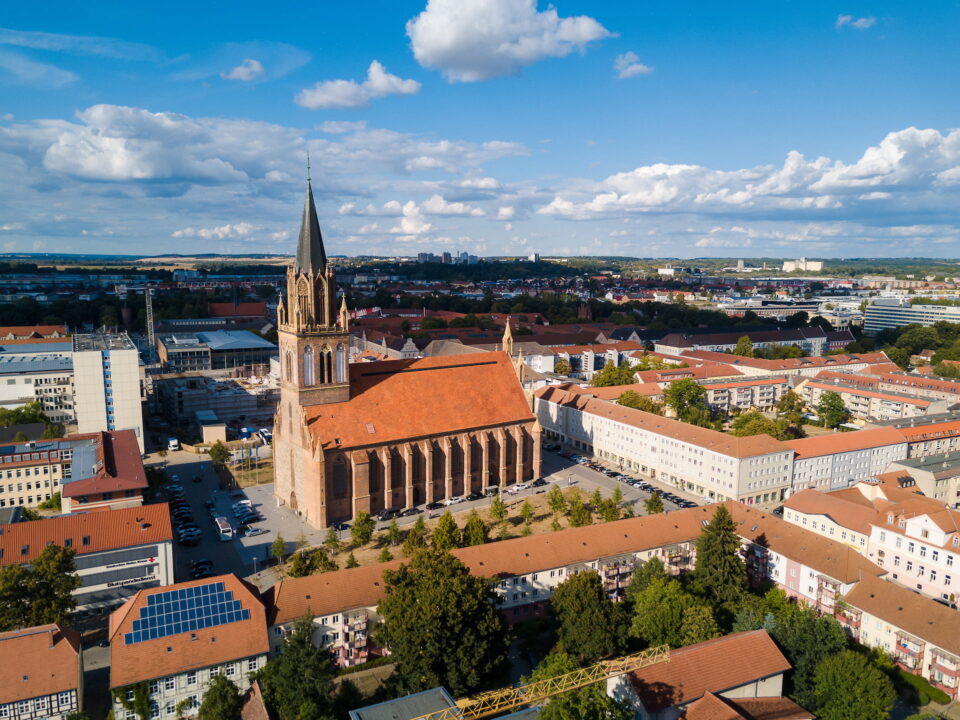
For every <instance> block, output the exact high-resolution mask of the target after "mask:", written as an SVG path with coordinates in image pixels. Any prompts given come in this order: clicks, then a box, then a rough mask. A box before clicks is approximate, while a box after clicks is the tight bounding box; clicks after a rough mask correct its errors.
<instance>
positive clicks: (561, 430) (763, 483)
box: [534, 387, 793, 504]
mask: <svg viewBox="0 0 960 720" xmlns="http://www.w3.org/2000/svg"><path fill="white" fill-rule="evenodd" d="M534 412H535V413H536V415H537V418H538V420H539V421H540V425H541V427H542V428H543V432H544V435H545V436H546V437H548V438H551V439H556V440H560V441H561V442H564V443H567V444H569V445H572V446H574V447H576V448H579V449H581V450H583V451H584V452H587V453H590V454H593V455H596V456H598V457H602V458H604V459H606V460H608V461H610V462H613V463H616V464H618V465H620V466H621V467H622V468H624V469H628V470H630V471H633V472H638V473H642V474H644V475H647V476H648V477H652V478H656V479H658V480H661V481H663V482H666V483H669V484H672V485H675V486H677V487H680V488H683V489H684V490H687V491H689V492H693V493H696V494H698V495H700V496H701V497H703V498H705V499H708V500H727V499H733V500H737V501H740V502H744V503H747V504H754V503H765V502H779V501H780V500H782V499H783V498H784V497H785V496H786V493H787V490H788V489H789V487H790V484H791V479H792V467H793V450H792V449H791V448H790V447H789V446H788V445H786V444H784V443H782V442H780V441H779V440H774V439H773V438H772V437H770V436H769V435H754V436H751V437H743V438H739V437H734V436H732V435H729V434H727V433H722V432H718V431H716V430H710V429H707V428H701V427H696V426H693V425H690V424H688V423H684V422H681V421H679V420H674V419H671V418H665V417H660V416H659V415H653V414H651V413H645V412H642V411H640V410H634V409H633V408H628V407H623V406H620V405H616V404H614V403H610V402H604V401H603V400H600V399H598V398H596V397H593V396H591V395H589V394H586V393H574V392H570V391H567V390H564V389H561V388H558V387H545V388H541V389H540V390H538V391H536V393H534Z"/></svg>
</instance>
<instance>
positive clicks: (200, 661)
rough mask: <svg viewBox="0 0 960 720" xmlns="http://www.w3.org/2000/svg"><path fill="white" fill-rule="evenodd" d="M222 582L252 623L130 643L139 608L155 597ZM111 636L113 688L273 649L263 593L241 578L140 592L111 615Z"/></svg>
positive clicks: (219, 577) (203, 629)
mask: <svg viewBox="0 0 960 720" xmlns="http://www.w3.org/2000/svg"><path fill="white" fill-rule="evenodd" d="M219 582H222V583H223V584H224V589H225V590H227V591H229V592H232V593H233V599H234V600H239V601H240V605H241V607H242V608H244V609H246V610H249V611H250V619H249V620H238V621H236V622H230V623H227V624H225V625H217V626H214V627H208V628H201V629H198V630H196V631H194V632H183V633H178V634H175V635H168V636H167V637H162V638H156V639H154V640H143V641H141V642H137V643H132V644H130V645H127V644H126V643H125V642H124V634H125V633H128V632H132V629H133V621H134V620H137V619H139V614H140V613H139V610H140V609H141V608H143V607H146V605H147V603H148V600H147V598H148V597H150V596H151V595H156V594H158V593H165V592H170V591H171V590H179V589H182V588H189V587H197V586H200V585H210V584H212V583H219ZM108 637H109V639H110V648H111V649H110V655H111V657H110V687H112V688H118V687H124V686H126V685H131V684H133V683H137V682H142V681H146V680H154V679H157V678H162V677H166V676H168V675H177V674H179V673H183V672H186V671H188V670H195V669H197V668H202V667H207V666H210V665H219V664H221V663H225V662H230V661H231V660H240V659H243V658H248V657H254V656H257V655H262V654H264V653H266V652H267V651H268V650H269V648H270V642H269V639H268V638H267V623H266V614H265V611H264V607H263V603H262V601H261V600H260V595H259V593H258V592H257V590H256V588H254V587H253V586H251V585H249V584H247V583H246V582H245V581H243V580H241V579H240V578H238V577H237V576H236V575H219V576H217V577H212V578H207V579H205V580H191V581H189V582H182V583H177V584H176V585H165V586H163V587H156V588H149V589H147V590H140V591H139V592H137V594H136V595H134V596H133V597H131V598H130V599H129V600H127V601H126V602H125V603H124V604H123V605H121V606H120V607H119V608H117V609H116V610H115V611H114V612H113V613H112V614H111V615H110V629H109V635H108ZM240 671H241V673H244V674H245V673H246V672H247V669H246V668H241V669H240Z"/></svg>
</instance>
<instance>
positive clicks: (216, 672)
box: [210, 667, 220, 678]
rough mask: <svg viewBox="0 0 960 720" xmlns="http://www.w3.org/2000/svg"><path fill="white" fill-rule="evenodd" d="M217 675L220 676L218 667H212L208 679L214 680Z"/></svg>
mask: <svg viewBox="0 0 960 720" xmlns="http://www.w3.org/2000/svg"><path fill="white" fill-rule="evenodd" d="M219 674H220V668H219V667H212V668H210V677H212V678H215V677H216V676H217V675H219Z"/></svg>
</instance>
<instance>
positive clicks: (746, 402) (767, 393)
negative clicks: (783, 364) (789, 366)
mask: <svg viewBox="0 0 960 720" xmlns="http://www.w3.org/2000/svg"><path fill="white" fill-rule="evenodd" d="M700 384H701V385H703V389H704V390H706V391H707V404H708V405H710V407H711V408H714V409H716V410H722V411H724V412H727V413H729V412H732V411H734V410H740V411H746V410H754V409H757V410H770V409H773V408H774V407H776V405H777V403H778V402H779V401H780V398H782V397H783V395H784V393H786V392H787V391H788V390H789V389H790V380H789V379H788V378H786V377H775V376H773V377H755V378H749V379H744V380H727V381H723V382H702V383H700Z"/></svg>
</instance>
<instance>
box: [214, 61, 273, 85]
mask: <svg viewBox="0 0 960 720" xmlns="http://www.w3.org/2000/svg"><path fill="white" fill-rule="evenodd" d="M263 75H264V69H263V63H261V62H260V61H259V60H254V59H253V58H245V59H244V61H243V62H242V63H240V64H239V65H237V66H236V67H235V68H233V69H232V70H230V71H228V72H225V73H220V77H222V78H223V79H224V80H240V81H241V82H250V81H251V80H258V79H260V78H262V77H263Z"/></svg>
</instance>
